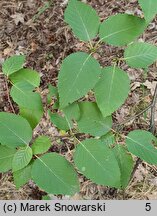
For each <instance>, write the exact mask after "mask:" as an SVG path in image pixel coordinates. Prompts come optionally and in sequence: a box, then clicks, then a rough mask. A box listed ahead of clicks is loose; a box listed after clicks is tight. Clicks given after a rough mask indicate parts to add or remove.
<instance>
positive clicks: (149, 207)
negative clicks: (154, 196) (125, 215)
mask: <svg viewBox="0 0 157 216" xmlns="http://www.w3.org/2000/svg"><path fill="white" fill-rule="evenodd" d="M145 210H146V211H150V210H151V203H146V207H145Z"/></svg>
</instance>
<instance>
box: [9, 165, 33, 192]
mask: <svg viewBox="0 0 157 216" xmlns="http://www.w3.org/2000/svg"><path fill="white" fill-rule="evenodd" d="M31 170H32V164H30V165H28V166H26V167H25V168H23V169H20V170H18V171H16V172H13V178H14V184H15V185H16V188H17V189H19V188H20V187H21V186H23V185H24V184H26V183H27V182H28V181H29V180H30V179H31Z"/></svg>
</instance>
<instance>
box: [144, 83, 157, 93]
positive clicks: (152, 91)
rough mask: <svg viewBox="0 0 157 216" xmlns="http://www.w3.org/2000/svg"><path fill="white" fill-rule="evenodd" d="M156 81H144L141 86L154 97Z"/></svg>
mask: <svg viewBox="0 0 157 216" xmlns="http://www.w3.org/2000/svg"><path fill="white" fill-rule="evenodd" d="M156 84H157V81H153V82H150V81H148V80H146V81H145V82H144V83H143V85H144V86H146V87H147V89H150V92H151V95H154V91H155V87H156Z"/></svg>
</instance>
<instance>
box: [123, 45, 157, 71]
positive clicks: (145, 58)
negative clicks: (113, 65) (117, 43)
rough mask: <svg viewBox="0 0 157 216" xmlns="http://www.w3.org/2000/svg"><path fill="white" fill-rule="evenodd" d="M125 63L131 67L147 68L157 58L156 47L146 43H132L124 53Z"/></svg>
mask: <svg viewBox="0 0 157 216" xmlns="http://www.w3.org/2000/svg"><path fill="white" fill-rule="evenodd" d="M124 58H125V60H126V62H127V64H128V65H129V66H130V67H133V68H147V67H148V66H149V65H151V64H153V62H154V61H156V60H157V47H156V46H153V45H152V44H148V43H142V42H139V43H133V44H131V45H130V46H128V47H127V48H126V50H125V53H124Z"/></svg>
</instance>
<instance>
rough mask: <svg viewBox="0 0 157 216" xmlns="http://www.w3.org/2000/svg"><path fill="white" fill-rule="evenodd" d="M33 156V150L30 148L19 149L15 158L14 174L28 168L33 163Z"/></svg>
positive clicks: (13, 164)
mask: <svg viewBox="0 0 157 216" xmlns="http://www.w3.org/2000/svg"><path fill="white" fill-rule="evenodd" d="M32 156H33V154H32V149H31V148H30V147H29V146H26V147H21V148H19V149H18V150H17V152H16V153H15V155H14V158H13V162H12V168H13V172H15V171H18V170H20V169H23V168H24V167H26V166H27V165H28V164H29V162H30V161H31V159H32Z"/></svg>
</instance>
